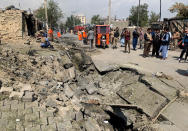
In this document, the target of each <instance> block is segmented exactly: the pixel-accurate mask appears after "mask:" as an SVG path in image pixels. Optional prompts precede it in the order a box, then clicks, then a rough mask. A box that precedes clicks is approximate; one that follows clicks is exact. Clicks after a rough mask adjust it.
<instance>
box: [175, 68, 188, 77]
mask: <svg viewBox="0 0 188 131" xmlns="http://www.w3.org/2000/svg"><path fill="white" fill-rule="evenodd" d="M176 72H177V73H179V74H180V75H183V76H188V70H181V69H178V70H176Z"/></svg>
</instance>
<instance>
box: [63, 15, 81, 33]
mask: <svg viewBox="0 0 188 131" xmlns="http://www.w3.org/2000/svg"><path fill="white" fill-rule="evenodd" d="M80 24H81V21H80V20H79V19H78V18H76V17H74V16H73V15H71V16H70V17H68V18H67V21H66V23H65V26H66V28H68V29H70V30H72V29H74V26H76V25H80Z"/></svg>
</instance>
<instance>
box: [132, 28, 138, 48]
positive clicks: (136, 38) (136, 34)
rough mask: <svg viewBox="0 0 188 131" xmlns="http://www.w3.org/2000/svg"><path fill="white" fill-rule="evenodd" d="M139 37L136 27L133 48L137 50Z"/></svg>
mask: <svg viewBox="0 0 188 131" xmlns="http://www.w3.org/2000/svg"><path fill="white" fill-rule="evenodd" d="M138 37H139V33H138V29H137V28H135V30H134V31H133V50H136V46H137V43H138Z"/></svg>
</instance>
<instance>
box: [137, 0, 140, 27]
mask: <svg viewBox="0 0 188 131" xmlns="http://www.w3.org/2000/svg"><path fill="white" fill-rule="evenodd" d="M139 21H140V0H139V5H138V20H137V26H139Z"/></svg>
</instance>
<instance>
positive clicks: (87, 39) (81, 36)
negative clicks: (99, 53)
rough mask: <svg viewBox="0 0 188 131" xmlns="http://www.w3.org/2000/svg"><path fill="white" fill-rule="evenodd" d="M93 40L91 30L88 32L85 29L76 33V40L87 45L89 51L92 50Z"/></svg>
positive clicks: (93, 35)
mask: <svg viewBox="0 0 188 131" xmlns="http://www.w3.org/2000/svg"><path fill="white" fill-rule="evenodd" d="M94 38H95V33H94V30H93V28H90V29H89V31H87V30H86V29H84V30H79V31H78V40H79V41H83V43H84V44H85V45H87V44H89V45H90V49H93V48H94V46H93V43H94Z"/></svg>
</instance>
